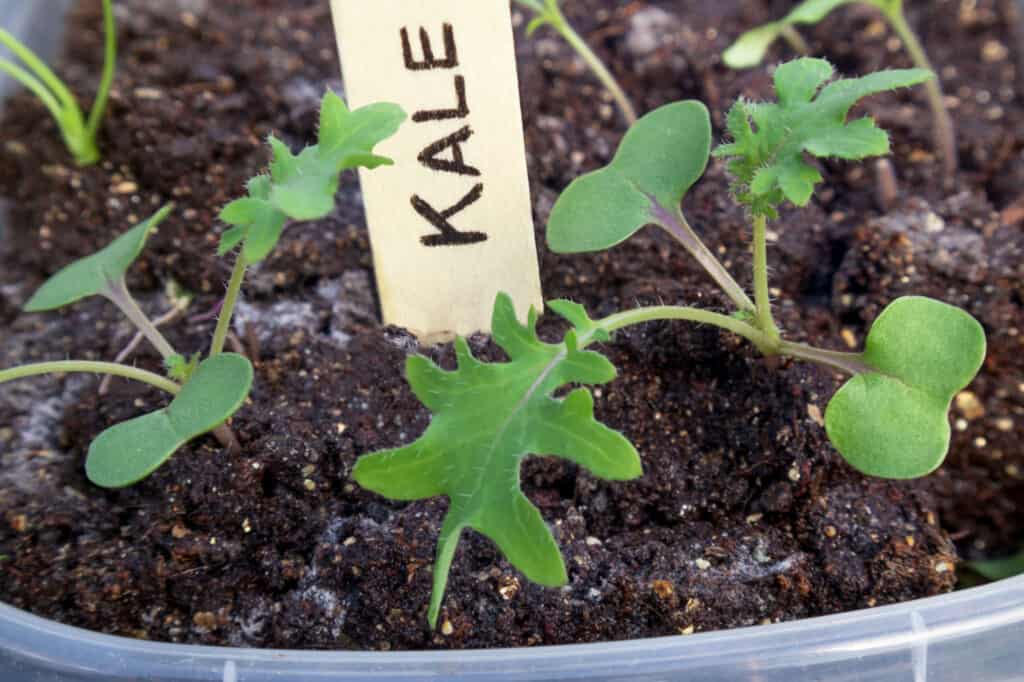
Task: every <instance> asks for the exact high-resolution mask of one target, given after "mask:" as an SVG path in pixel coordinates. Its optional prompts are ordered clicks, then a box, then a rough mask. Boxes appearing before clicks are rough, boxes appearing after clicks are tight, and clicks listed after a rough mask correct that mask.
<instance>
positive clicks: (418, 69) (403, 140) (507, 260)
mask: <svg viewBox="0 0 1024 682" xmlns="http://www.w3.org/2000/svg"><path fill="white" fill-rule="evenodd" d="M331 8H332V10H333V13H334V24H335V30H336V32H337V36H338V47H339V52H340V53H341V60H342V65H343V70H344V75H345V95H346V98H347V99H348V102H349V105H350V106H351V107H353V108H355V107H359V106H363V105H366V104H370V103H372V102H395V103H398V104H400V105H401V106H402V107H403V108H404V109H405V110H406V111H407V112H409V114H410V120H409V121H408V122H406V124H405V125H403V126H402V128H401V129H400V130H399V131H398V134H397V135H395V136H394V137H393V138H391V139H389V140H387V141H386V142H384V143H383V144H381V145H379V146H378V147H377V150H376V151H377V153H379V154H381V155H383V156H388V157H390V158H392V159H394V160H395V165H394V166H390V167H384V168H378V169H377V170H375V171H373V172H372V173H362V174H361V178H360V179H361V181H362V188H363V195H364V199H365V204H366V215H367V222H368V224H369V226H370V238H371V241H372V245H373V253H374V264H375V267H376V271H377V285H378V289H379V291H380V298H381V305H382V307H383V310H384V321H385V322H387V323H389V324H396V325H400V326H402V327H406V328H408V329H409V330H411V331H412V332H414V333H415V334H416V335H417V336H420V337H421V338H423V339H428V340H436V339H442V338H446V337H451V336H452V335H454V334H470V333H473V332H476V331H481V330H483V331H489V330H490V320H491V310H492V307H493V305H494V299H495V296H496V295H497V294H498V292H500V291H504V292H507V293H508V294H509V295H510V296H511V297H512V299H513V301H515V305H516V309H517V312H518V313H519V315H520V316H521V317H524V318H525V314H526V311H527V310H528V309H529V307H530V305H536V306H538V307H539V306H540V305H541V304H542V298H541V291H540V274H539V270H538V265H537V252H536V247H535V244H534V233H533V219H532V212H531V205H530V188H529V184H528V182H527V176H526V154H525V149H524V143H523V127H522V119H521V112H520V104H519V87H518V77H517V74H516V62H515V49H514V46H513V39H512V23H511V9H510V4H509V3H508V2H501V1H494V2H492V1H491V0H373V1H372V2H366V1H365V0H331Z"/></svg>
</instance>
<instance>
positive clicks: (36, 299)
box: [0, 92, 405, 488]
mask: <svg viewBox="0 0 1024 682" xmlns="http://www.w3.org/2000/svg"><path fill="white" fill-rule="evenodd" d="M404 120H405V113H404V112H403V111H402V110H401V108H400V107H398V106H397V105H393V104H376V105H371V106H368V107H364V108H363V109H359V110H357V111H354V112H350V111H349V110H348V107H347V106H346V105H345V103H344V102H343V101H342V100H341V98H339V97H338V96H337V95H335V94H334V93H332V92H328V93H327V95H325V97H324V100H323V105H322V107H321V111H320V139H319V144H317V145H314V146H312V147H308V148H306V149H305V150H304V151H303V152H302V153H301V154H299V155H298V156H294V155H292V153H291V151H290V150H289V149H288V148H287V147H286V146H285V145H284V144H283V143H282V142H280V141H279V140H277V139H275V138H271V140H270V143H271V147H272V149H273V154H274V159H273V162H272V163H271V167H270V170H271V173H270V175H269V176H263V175H260V176H257V177H256V178H254V179H253V180H251V181H250V182H249V196H248V197H246V198H244V199H239V200H237V201H234V202H232V203H231V204H229V205H228V206H226V207H225V208H224V211H223V212H222V217H223V219H224V220H225V221H226V222H229V223H231V224H233V225H234V227H232V228H231V229H230V230H228V231H227V232H225V233H224V235H223V237H222V239H221V245H220V251H221V253H222V254H223V253H226V252H228V251H230V250H232V249H233V248H235V247H238V246H240V247H241V249H240V252H239V254H238V257H237V260H236V265H235V270H234V274H233V275H232V277H231V283H230V285H229V287H228V291H227V294H226V299H225V302H224V304H223V305H222V306H221V311H220V314H219V318H218V320H217V327H216V330H215V332H214V337H213V342H212V345H211V349H210V353H209V355H208V356H207V358H206V359H202V358H201V357H200V356H199V355H196V356H193V357H191V358H186V357H185V356H184V355H182V354H180V353H178V352H177V351H175V349H174V348H173V347H172V346H171V344H170V343H169V342H168V341H167V339H166V338H164V336H163V335H162V334H161V333H160V331H159V330H158V329H157V327H156V325H155V324H153V322H152V321H151V320H150V319H149V318H148V317H146V315H145V313H143V312H142V310H141V309H140V308H139V306H138V304H137V303H136V302H135V299H134V298H132V296H131V294H130V293H129V292H128V289H127V287H126V286H125V279H124V276H125V273H126V272H127V270H128V268H129V267H130V266H131V264H132V263H133V262H134V260H135V259H136V258H137V257H138V255H139V253H141V251H142V248H143V246H144V245H145V243H146V240H147V238H148V237H149V235H150V234H151V233H152V232H153V230H154V229H155V228H156V227H157V225H159V224H160V222H161V221H163V220H164V219H165V218H166V217H167V216H168V214H169V213H170V212H171V210H172V207H171V206H165V207H164V208H163V209H161V210H160V211H159V212H158V213H157V214H156V215H154V216H153V217H152V218H150V219H149V220H147V221H145V222H143V223H141V224H140V225H138V226H136V227H135V228H133V229H131V230H129V231H128V232H127V233H125V234H124V235H122V236H120V237H118V238H117V239H116V240H115V241H114V242H112V243H111V244H110V245H109V246H108V247H106V248H105V249H103V250H102V251H100V252H98V253H96V254H94V255H92V256H89V257H87V258H84V259H82V260H80V261H77V262H75V263H72V264H71V265H69V266H67V267H66V268H64V269H63V270H61V271H60V272H58V273H57V274H56V275H54V276H53V277H52V278H50V279H49V280H48V281H47V282H46V283H45V284H43V286H42V287H41V288H40V289H39V291H37V292H36V294H35V295H34V296H33V297H32V298H31V299H30V300H29V301H28V303H27V304H26V305H25V310H26V311H28V312H41V311H46V310H54V309H57V308H60V307H63V306H66V305H70V304H72V303H75V302H76V301H79V300H81V299H83V298H86V297H89V296H97V295H98V296H103V297H105V298H107V299H108V300H110V301H111V302H112V303H114V304H115V305H116V306H117V307H118V308H119V309H120V310H121V311H122V312H123V313H124V314H125V316H127V317H128V319H129V320H131V322H132V323H133V324H134V325H135V326H136V328H138V330H139V331H140V332H141V333H142V334H143V335H144V336H145V338H146V339H147V340H148V341H149V342H150V343H151V344H152V345H153V347H154V348H156V349H157V351H159V353H160V355H161V356H162V357H163V358H164V362H165V364H166V368H167V374H168V376H166V377H165V376H161V375H159V374H155V373H152V372H148V371H145V370H141V369H138V368H135V367H131V366H128V365H124V364H119V363H110V362H87V361H79V360H69V361H60V362H42V363H38V364H32V365H25V366H22V367H14V368H12V369H8V370H4V371H0V384H2V383H4V382H7V381H13V380H15V379H21V378H24V377H30V376H37V375H40V374H54V373H66V372H87V373H95V374H106V375H112V376H120V377H126V378H129V379H134V380H136V381H140V382H142V383H146V384H149V385H151V386H154V387H156V388H159V389H161V390H163V391H165V392H167V393H169V394H170V395H172V396H173V400H172V401H171V402H170V404H169V405H168V406H167V407H165V408H164V409H161V410H158V411H156V412H152V413H150V414H146V415H143V416H141V417H136V418H135V419H131V420H129V421H126V422H123V423H121V424H117V425H115V426H113V427H111V428H109V429H107V430H106V431H104V432H103V433H101V434H100V435H99V436H98V437H97V438H96V440H94V441H93V442H92V444H91V445H90V447H89V454H88V458H87V459H86V465H85V466H86V474H87V475H88V477H89V479H90V480H91V481H92V482H93V483H95V484H96V485H99V486H102V487H106V488H120V487H124V486H128V485H131V484H133V483H136V482H138V481H139V480H141V479H143V478H145V477H146V476H148V475H149V474H151V473H152V472H153V471H155V470H156V469H157V468H158V467H159V466H160V465H161V464H163V463H164V462H165V461H166V460H167V459H168V458H169V457H170V456H171V455H172V454H174V452H175V451H176V450H177V449H178V448H180V447H181V446H182V445H184V444H185V443H186V442H188V441H189V440H191V439H193V438H196V437H198V436H201V435H203V434H204V433H208V432H211V431H212V432H214V434H215V435H217V436H218V438H219V439H220V440H221V442H222V444H224V445H226V446H230V447H237V441H236V440H235V438H234V436H233V434H231V432H230V430H228V429H227V427H226V426H224V424H225V422H226V421H227V420H228V419H229V418H230V417H231V416H232V415H233V414H234V413H235V411H237V410H238V408H239V407H241V405H242V403H243V402H244V401H245V399H246V397H247V396H248V395H249V389H250V387H251V385H252V381H253V368H252V365H251V364H250V362H249V360H247V359H246V358H244V357H242V356H241V355H237V354H234V353H224V352H223V349H224V344H225V342H226V340H227V336H228V331H229V329H230V326H231V318H232V315H233V311H234V307H235V303H236V302H237V300H238V296H239V293H240V291H241V286H242V281H243V279H244V276H245V271H246V268H247V267H248V266H249V265H252V264H254V263H258V262H259V261H261V260H263V259H264V258H266V257H267V255H269V253H270V252H271V250H273V248H274V246H275V245H276V244H277V242H278V240H279V239H280V237H281V232H282V230H283V229H284V226H285V223H286V221H287V220H288V219H293V220H313V219H316V218H321V217H324V216H326V215H327V214H328V213H329V212H330V211H331V210H332V209H333V207H334V194H335V192H336V191H337V189H338V184H339V182H340V177H339V176H340V174H341V172H342V171H343V170H346V169H349V168H356V167H359V166H365V167H368V168H374V167H376V166H379V165H381V164H385V163H390V160H388V159H385V158H383V157H380V156H376V155H374V154H373V148H374V147H375V146H376V145H377V144H378V143H379V142H381V141H382V140H384V139H386V138H388V137H390V136H391V135H393V134H394V133H395V131H396V130H397V129H398V126H399V125H400V124H401V123H402V122H403V121H404Z"/></svg>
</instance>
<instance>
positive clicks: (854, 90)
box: [353, 59, 985, 625]
mask: <svg viewBox="0 0 1024 682" xmlns="http://www.w3.org/2000/svg"><path fill="white" fill-rule="evenodd" d="M832 73H833V71H832V67H831V66H830V65H829V64H828V63H827V62H824V61H822V60H817V59H801V60H798V61H795V62H791V63H789V64H785V65H783V66H781V67H779V69H778V70H777V71H776V75H775V83H776V89H777V91H778V97H779V102H778V103H764V104H754V103H750V102H739V103H737V104H736V106H735V107H734V108H733V110H732V111H731V112H730V114H729V130H730V133H731V134H732V136H733V138H734V141H733V143H732V144H729V145H725V146H723V147H720V148H719V149H718V150H717V151H716V154H717V155H719V156H725V157H728V158H730V159H731V162H730V169H731V170H732V172H733V174H734V175H735V176H736V184H735V187H734V189H735V192H736V196H737V199H738V200H739V201H740V202H742V203H743V204H744V205H746V206H748V207H749V209H750V211H751V214H752V216H753V223H754V225H753V228H754V229H753V232H754V268H753V269H754V282H755V287H754V289H755V290H754V298H753V300H752V299H751V298H750V297H748V296H747V294H746V293H745V292H744V290H743V288H742V287H741V286H740V285H739V284H738V283H737V282H736V281H735V280H734V279H733V278H732V276H731V275H730V274H729V272H728V271H727V270H726V268H725V266H724V265H723V264H722V263H721V262H720V261H719V260H718V259H717V258H716V257H715V256H714V255H713V254H712V252H711V251H710V250H709V249H708V248H707V247H706V246H705V245H704V244H703V242H701V240H700V238H699V237H698V236H697V234H696V232H694V230H693V229H692V228H691V227H690V226H689V225H688V224H687V222H686V219H685V218H684V216H683V214H682V211H681V209H680V204H681V203H682V201H683V199H684V198H685V196H686V193H687V191H688V190H689V189H690V187H692V186H693V184H694V183H695V182H696V181H697V180H698V179H699V178H700V177H701V175H703V173H704V170H705V168H706V166H707V163H708V159H709V156H710V153H709V152H710V147H711V123H710V118H709V115H708V111H707V109H706V108H705V107H704V105H703V104H701V103H700V102H695V101H690V102H677V103H674V104H669V105H667V106H664V107H661V108H660V109H657V110H655V111H653V112H651V113H650V114H647V115H646V116H644V117H643V118H641V119H640V120H639V121H638V122H637V124H636V125H634V126H633V127H632V128H631V129H630V130H629V132H628V133H627V134H626V136H625V138H624V139H623V141H622V144H621V146H620V147H619V150H618V152H617V153H616V155H615V158H614V160H613V161H612V163H611V164H610V165H608V166H607V167H605V168H603V169H600V170H598V171H595V172H593V173H590V174H588V175H585V176H583V177H581V178H578V179H577V180H576V181H574V182H573V183H572V184H571V185H570V186H569V188H568V189H566V191H565V192H564V193H563V194H562V195H561V197H559V199H558V201H557V202H556V204H555V206H554V208H553V210H552V213H551V218H550V222H549V224H548V244H549V245H550V246H551V248H552V249H553V250H554V251H557V252H563V253H576V252H584V251H597V250H603V249H607V248H609V247H611V246H614V245H615V244H618V243H620V242H622V241H624V240H625V239H627V238H629V237H630V236H631V235H632V234H634V233H635V232H636V231H638V230H639V229H640V228H642V227H644V226H645V225H648V224H654V225H657V226H660V227H661V228H663V229H665V230H666V231H668V232H669V233H670V234H671V235H672V236H673V237H675V238H676V239H677V240H678V241H679V242H680V243H681V244H682V245H683V247H684V248H686V249H687V251H689V252H690V253H691V254H692V255H693V256H694V257H695V258H696V259H697V261H698V262H699V263H700V264H701V265H702V266H703V267H704V269H705V270H706V271H707V272H708V273H709V274H710V275H711V277H712V278H713V279H714V280H715V282H716V283H717V284H718V285H719V286H720V287H721V288H722V290H723V291H724V293H725V294H726V295H727V296H728V297H729V298H730V299H731V300H732V302H733V304H734V305H735V307H736V311H735V312H734V313H733V314H731V315H728V314H722V313H718V312H714V311H711V310H705V309H700V308H692V307H679V306H655V307H649V308H640V309H636V310H630V311H625V312H620V313H616V314H613V315H611V316H609V317H606V318H603V319H601V320H596V321H595V320H591V319H590V318H589V317H588V316H587V314H586V312H585V311H584V310H583V308H582V307H581V306H579V305H577V304H574V303H570V302H568V301H553V302H550V303H549V304H548V306H549V307H550V308H551V309H552V310H553V311H555V312H556V313H558V314H559V315H560V316H562V317H564V318H566V319H567V320H569V322H570V323H572V325H573V329H572V330H570V331H569V332H568V333H567V334H566V336H565V339H564V340H563V342H562V343H560V344H546V343H542V342H541V341H539V340H538V339H537V336H536V333H535V331H534V325H535V322H536V316H535V314H533V313H531V315H530V319H529V322H528V324H527V325H526V326H522V325H520V324H519V323H518V322H517V321H516V320H515V315H514V312H513V308H512V304H511V301H509V300H508V298H507V297H506V296H504V295H500V296H499V297H498V299H497V301H496V303H495V308H494V318H493V329H492V331H493V335H494V339H495V341H496V342H497V343H498V345H500V346H501V347H502V348H503V349H504V350H505V351H506V352H507V353H508V356H509V358H510V361H509V362H507V363H491V364H485V363H481V362H479V361H478V360H476V359H474V358H473V356H472V355H471V354H470V352H469V349H468V346H467V345H466V343H465V341H462V340H459V341H457V344H456V352H457V355H458V361H459V363H458V364H459V367H458V369H457V370H456V371H454V372H446V371H443V370H441V369H440V368H438V367H437V366H436V365H434V364H433V363H432V362H430V361H429V360H427V359H425V358H422V357H411V358H409V360H408V363H407V366H406V374H407V377H408V380H409V383H410V384H411V386H412V388H413V390H414V391H415V393H416V396H417V397H418V398H419V399H420V401H422V402H423V404H424V405H426V406H427V407H428V408H430V410H431V411H432V412H433V413H434V417H433V420H432V421H431V424H430V426H429V428H428V429H427V431H426V433H425V434H424V435H423V436H422V437H421V438H420V439H419V440H417V441H415V442H414V443H412V444H411V445H408V446H405V447H402V448H398V449H395V450H388V451H384V452H379V453H375V454H371V455H367V456H365V457H363V458H361V459H360V460H359V461H358V462H357V464H356V467H355V470H354V472H353V476H354V477H355V479H356V481H357V482H358V483H359V484H360V485H362V486H364V487H366V488H368V489H370V490H373V491H376V492H378V493H380V494H382V495H386V496H388V497H391V498H394V499H400V500H414V499H421V498H426V497H434V496H438V495H446V496H448V498H449V501H450V507H449V511H448V515H447V516H446V517H445V521H444V524H443V526H442V529H441V536H440V540H439V543H438V551H437V561H436V564H435V567H434V589H433V595H432V597H431V603H430V609H429V611H428V618H429V620H430V623H431V625H436V622H437V617H438V613H439V610H440V606H441V599H442V597H443V593H444V588H445V583H446V580H447V575H448V572H449V569H450V566H451V561H452V556H453V554H454V551H455V547H456V544H457V542H458V539H459V536H460V534H461V532H462V531H463V530H464V529H466V528H472V529H474V530H477V531H478V532H481V533H483V534H484V535H486V536H487V537H489V538H491V539H492V540H493V541H494V542H495V543H496V544H497V545H498V547H499V548H500V549H501V551H502V552H504V554H505V556H507V557H508V559H509V560H510V561H511V562H512V563H513V564H514V565H515V566H517V567H518V568H519V569H521V570H522V571H523V573H524V574H525V575H526V577H527V578H529V579H531V580H534V581H536V582H538V583H540V584H543V585H560V584H564V583H565V582H566V580H567V577H566V572H565V567H564V564H563V562H562V558H561V555H560V554H559V552H558V548H557V546H556V545H555V543H554V541H553V539H552V536H551V534H550V531H549V530H548V529H547V526H546V525H545V524H544V523H543V520H542V519H541V517H540V515H539V513H538V512H537V510H536V509H535V508H534V507H533V505H532V504H530V502H529V501H528V500H527V499H526V498H525V497H524V496H523V494H522V492H521V491H520V488H519V463H520V461H521V460H522V459H523V457H525V456H527V455H530V454H540V455H551V454H554V455H558V456H561V457H565V458H567V459H570V460H572V461H574V462H576V463H578V464H581V465H582V466H584V467H586V468H587V469H589V470H590V471H592V472H593V473H595V474H596V475H598V476H601V477H603V478H607V479H612V480H625V479H629V478H635V477H637V476H639V475H640V473H641V469H640V462H639V459H638V458H637V454H636V451H635V450H634V448H633V447H632V446H631V445H630V444H629V443H628V441H626V440H625V439H624V438H623V437H622V436H621V434H618V433H616V432H614V431H612V430H611V429H608V428H607V427H605V426H602V425H600V424H598V423H597V422H596V421H594V418H593V399H592V398H591V395H590V393H589V392H588V391H587V390H586V389H584V388H577V389H575V390H574V391H572V392H571V393H569V394H568V396H566V397H565V398H557V397H553V393H554V392H556V391H557V390H558V389H560V388H562V387H565V386H566V385H568V384H572V383H576V384H601V383H606V382H608V381H611V380H612V379H613V378H614V377H615V368H614V367H613V366H612V365H611V364H610V363H609V362H608V361H607V360H606V359H605V358H604V357H603V356H601V355H599V354H597V353H595V352H592V351H586V350H584V349H585V348H586V347H587V346H588V345H590V344H592V343H594V342H596V341H603V340H606V339H608V338H609V336H610V335H611V334H612V333H613V332H615V331H616V330H619V329H622V328H625V327H629V326H632V325H637V324H641V323H645V322H650V321H653V320H688V321H691V322H697V323H700V324H710V325H714V326H717V327H720V328H722V329H724V330H727V331H730V332H732V333H734V334H737V335H739V336H741V337H743V338H746V339H748V340H749V341H751V342H752V343H753V344H754V345H755V346H756V347H757V348H758V349H759V350H760V351H761V352H762V353H763V354H765V355H781V356H788V357H792V358H796V359H800V360H807V361H810V362H815V363H818V364H820V365H823V366H825V367H828V368H830V369H832V370H838V371H840V372H844V373H846V374H851V375H853V377H852V378H851V379H850V380H849V381H848V382H847V383H846V384H845V385H844V386H843V387H842V388H841V389H840V390H839V391H838V392H837V393H836V395H835V397H834V398H833V399H832V401H831V403H830V404H829V406H828V409H827V412H826V428H827V431H828V435H829V437H830V439H831V440H832V442H833V443H834V444H835V446H836V448H837V449H838V450H839V452H840V453H841V454H842V455H843V456H844V457H845V458H846V460H847V461H848V462H849V463H850V464H852V465H853V466H854V467H856V468H857V469H859V470H861V471H863V472H865V473H867V474H870V475H875V476H883V477H889V478H911V477H915V476H922V475H924V474H926V473H928V472H930V471H932V470H933V469H935V468H936V467H937V466H939V464H940V463H941V462H942V460H943V459H944V457H945V455H946V451H947V450H948V447H949V436H950V430H949V423H948V419H947V412H948V410H949V405H950V402H951V401H952V398H953V396H954V395H955V394H956V393H957V392H958V391H959V390H960V389H961V388H963V387H964V386H965V385H967V383H969V382H970V380H971V379H972V378H973V377H974V375H975V374H976V373H977V371H978V369H979V368H980V366H981V362H982V359H983V357H984V354H985V336H984V332H983V330H982V329H981V326H980V325H979V324H978V323H977V322H976V321H975V320H974V318H972V317H971V316H969V315H968V314H967V313H965V312H963V311H962V310H960V309H958V308H954V307H953V306H950V305H946V304H945V303H940V302H938V301H934V300H931V299H926V298H919V297H907V298H900V299H898V300H896V301H894V302H893V303H892V304H890V305H889V306H888V307H887V308H886V309H885V311H883V312H882V314H881V315H880V316H879V318H878V319H877V320H876V321H875V323H874V325H873V326H872V328H871V331H870V333H869V335H868V338H867V341H866V347H865V350H864V352H862V353H839V352H835V351H830V350H824V349H820V348H814V347H812V346H808V345H805V344H801V343H794V342H791V341H787V340H786V339H785V338H784V337H783V335H782V333H781V331H780V330H779V329H778V327H777V325H776V323H775V320H774V318H773V316H772V312H771V306H770V302H769V299H768V267H767V243H766V231H767V228H766V226H767V220H768V218H775V217H776V216H777V211H776V208H777V206H778V205H779V204H781V203H782V202H783V201H785V200H789V201H791V202H793V203H795V204H797V205H801V206H802V205H806V204H807V203H808V201H809V200H810V198H811V195H812V193H813V191H814V187H815V185H816V184H818V183H819V182H820V181H821V179H822V178H821V176H820V175H819V174H818V172H817V170H815V168H814V166H812V165H811V164H810V163H808V161H807V159H806V158H805V155H806V154H810V155H811V156H818V157H832V156H837V157H841V158H845V159H861V158H865V157H868V156H874V155H879V154H885V153H887V152H888V149H889V144H888V136H887V135H886V133H885V132H884V131H882V130H880V129H879V128H877V127H876V126H875V124H874V121H872V120H871V119H869V118H863V119H858V120H855V121H852V122H848V121H847V115H848V113H849V111H850V109H851V108H852V107H853V105H854V104H855V103H856V102H857V101H858V100H860V99H862V98H863V97H866V96H868V95H871V94H875V93H878V92H883V91H886V90H891V89H893V88H898V87H907V86H910V85H914V84H918V83H921V82H924V81H926V80H927V79H928V78H930V77H931V74H930V73H929V72H927V71H923V70H916V69H914V70H905V71H885V72H881V73H876V74H872V75H870V76H866V77H864V78H859V79H854V80H838V81H834V82H831V83H829V82H828V81H829V80H830V79H831V77H832ZM752 122H753V124H754V125H752ZM755 126H756V128H755Z"/></svg>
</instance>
